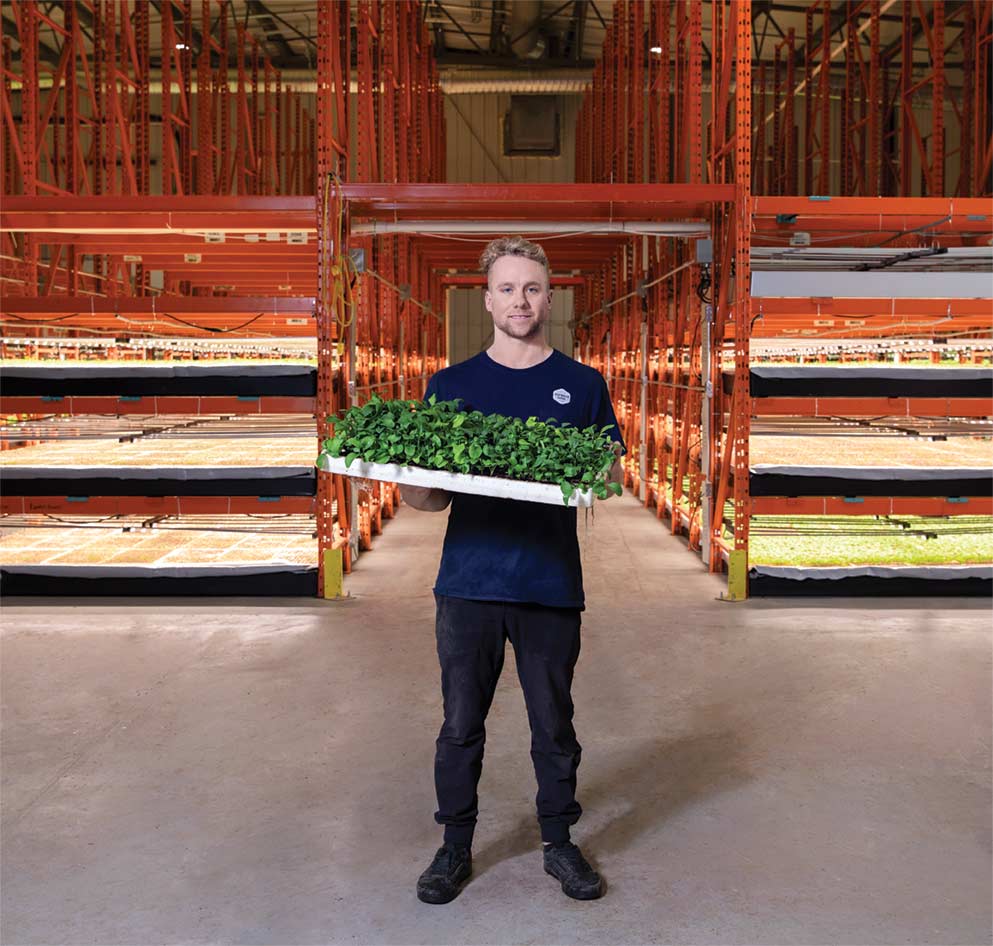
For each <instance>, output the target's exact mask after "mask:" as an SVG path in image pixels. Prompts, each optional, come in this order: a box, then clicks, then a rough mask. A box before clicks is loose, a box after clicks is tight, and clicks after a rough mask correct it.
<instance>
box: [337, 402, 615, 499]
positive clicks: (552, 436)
mask: <svg viewBox="0 0 993 946" xmlns="http://www.w3.org/2000/svg"><path fill="white" fill-rule="evenodd" d="M461 405H462V402H461V400H454V401H439V400H438V399H437V398H436V397H435V395H431V397H430V398H429V399H428V401H427V402H425V401H419V400H383V399H382V398H380V397H379V396H378V395H374V396H373V397H372V398H370V399H369V400H368V401H367V402H366V403H365V404H362V405H356V406H354V407H350V408H349V409H348V410H347V411H345V412H344V413H343V414H342V416H341V417H337V416H332V417H328V423H330V424H332V425H333V427H334V434H333V436H332V437H330V438H328V439H327V440H325V441H324V444H323V450H322V453H324V454H326V455H327V456H329V457H342V456H343V457H344V458H345V465H346V467H350V466H351V465H352V463H353V462H354V461H355V460H357V459H359V460H364V461H365V462H367V463H395V464H400V465H401V466H417V467H421V468H423V469H427V470H443V471H445V472H448V473H465V474H472V475H476V476H494V477H502V478H505V479H510V480H522V481H525V482H533V483H554V484H557V485H558V486H559V487H560V488H561V490H562V496H563V498H564V502H565V503H566V504H568V502H569V499H570V498H571V497H572V494H573V492H575V490H577V489H578V490H583V491H585V490H592V491H593V494H594V495H595V496H597V497H598V498H600V499H606V498H607V490H608V489H609V490H610V491H612V492H613V493H615V494H616V495H618V496H619V495H620V494H621V492H622V488H621V486H620V484H619V483H608V482H606V477H607V474H608V473H609V471H610V468H611V466H612V464H613V462H614V457H615V453H614V448H613V441H612V440H611V438H610V436H609V434H608V433H607V432H608V431H609V430H610V428H611V426H612V425H608V426H606V427H601V428H599V429H598V428H596V427H586V428H578V427H574V426H572V425H571V424H569V423H562V424H560V423H557V422H556V421H555V420H554V419H552V418H549V419H548V420H547V421H541V420H538V418H536V417H529V418H528V419H527V420H520V419H519V418H516V417H504V416H502V415H500V414H483V413H482V412H481V411H465V410H463V409H462V406H461Z"/></svg>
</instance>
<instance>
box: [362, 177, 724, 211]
mask: <svg viewBox="0 0 993 946" xmlns="http://www.w3.org/2000/svg"><path fill="white" fill-rule="evenodd" d="M343 193H344V196H345V198H346V199H347V200H348V202H349V211H350V213H351V215H352V217H353V218H356V217H358V218H362V217H366V218H372V219H383V220H416V219H425V220H432V219H433V220H438V219H461V220H564V219H568V220H576V219H583V220H632V219H640V220H675V219H680V218H683V217H706V216H708V215H709V213H710V208H711V207H712V206H713V204H715V203H721V202H724V201H733V200H734V198H735V188H734V185H733V184H345V185H344V187H343Z"/></svg>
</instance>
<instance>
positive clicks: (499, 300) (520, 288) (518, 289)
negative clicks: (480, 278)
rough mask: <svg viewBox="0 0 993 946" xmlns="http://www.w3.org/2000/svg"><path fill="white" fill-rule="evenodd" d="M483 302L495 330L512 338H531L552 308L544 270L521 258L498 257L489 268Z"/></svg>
mask: <svg viewBox="0 0 993 946" xmlns="http://www.w3.org/2000/svg"><path fill="white" fill-rule="evenodd" d="M485 300H486V311H487V312H489V313H490V315H492V316H493V326H494V329H495V330H497V331H500V332H503V333H504V334H505V335H509V336H510V337H511V338H520V339H529V338H534V337H535V336H536V335H538V334H539V333H540V332H541V331H542V329H543V328H544V325H545V323H546V322H547V321H548V315H549V313H550V312H551V308H552V290H551V289H550V288H549V286H548V275H547V274H546V272H545V267H544V266H542V265H541V264H540V263H536V262H535V261H534V260H530V259H525V258H524V257H523V256H501V257H500V258H499V259H497V260H496V261H495V262H494V263H493V265H492V266H490V274H489V283H488V288H487V290H486V296H485Z"/></svg>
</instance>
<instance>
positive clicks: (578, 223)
mask: <svg viewBox="0 0 993 946" xmlns="http://www.w3.org/2000/svg"><path fill="white" fill-rule="evenodd" d="M351 232H352V234H354V235H357V236H369V235H375V234H379V233H563V234H564V233H573V234H577V235H579V234H584V233H631V234H635V235H639V236H671V237H693V236H707V235H709V233H710V226H709V224H706V223H685V222H682V221H666V222H664V223H660V222H657V221H654V220H631V221H624V220H614V221H591V220H574V221H562V220H373V221H370V222H368V223H353V224H352V229H351Z"/></svg>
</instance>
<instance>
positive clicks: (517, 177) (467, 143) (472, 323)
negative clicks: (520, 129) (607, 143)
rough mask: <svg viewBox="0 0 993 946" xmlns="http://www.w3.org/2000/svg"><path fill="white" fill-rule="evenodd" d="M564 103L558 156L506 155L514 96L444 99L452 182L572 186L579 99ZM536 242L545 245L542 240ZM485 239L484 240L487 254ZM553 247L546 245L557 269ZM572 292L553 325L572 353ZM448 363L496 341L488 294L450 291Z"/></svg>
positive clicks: (553, 337)
mask: <svg viewBox="0 0 993 946" xmlns="http://www.w3.org/2000/svg"><path fill="white" fill-rule="evenodd" d="M558 102H559V122H560V124H559V129H560V145H561V147H560V154H559V156H558V157H554V158H552V157H548V158H545V157H505V156H504V154H503V116H504V114H505V113H506V111H507V109H508V108H509V107H510V95H509V94H503V93H490V94H478V95H454V96H446V97H445V122H446V150H447V165H448V167H447V170H448V181H449V182H451V183H475V184H483V183H491V184H497V183H511V184H526V183H537V184H553V183H564V184H571V183H572V182H573V181H574V180H575V151H576V146H575V142H576V116H577V114H578V111H579V106H580V104H581V102H582V99H581V97H580V96H577V95H562V96H559V97H558ZM537 242H540V240H539V241H537ZM484 244H485V239H480V242H479V249H480V251H482V249H483V246H484ZM554 248H555V245H554V243H552V244H550V245H549V246H547V247H546V249H547V251H548V254H549V256H550V257H551V260H552V264H553V266H554V263H555V257H554ZM572 295H573V294H572V290H571V289H558V290H556V291H555V293H554V294H553V296H552V314H551V318H550V320H549V325H548V340H549V342H550V344H551V345H552V346H553V347H554V348H557V349H559V351H562V352H564V353H565V354H567V355H570V356H571V355H572V330H571V329H570V328H569V326H568V322H569V320H570V319H571V318H572V317H573V311H572ZM448 339H449V348H448V360H449V364H457V363H458V362H460V361H465V359H466V358H471V357H472V356H473V355H475V354H477V353H478V352H480V351H482V350H483V349H484V348H487V347H488V346H489V345H490V343H491V342H492V340H493V320H492V319H491V318H490V315H489V313H488V312H487V311H486V309H485V308H484V306H483V290H482V288H476V289H451V290H449V293H448Z"/></svg>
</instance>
